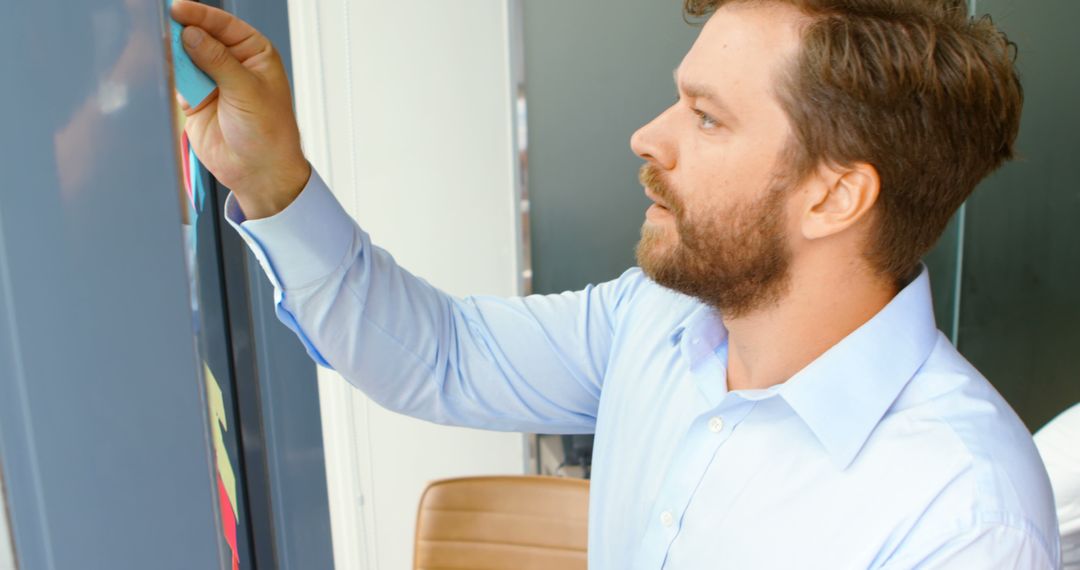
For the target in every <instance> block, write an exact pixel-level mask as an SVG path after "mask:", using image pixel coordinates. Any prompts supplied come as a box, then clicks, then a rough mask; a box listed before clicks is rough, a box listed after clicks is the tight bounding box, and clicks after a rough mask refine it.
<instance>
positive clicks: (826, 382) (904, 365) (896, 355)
mask: <svg viewBox="0 0 1080 570" xmlns="http://www.w3.org/2000/svg"><path fill="white" fill-rule="evenodd" d="M706 322H707V323H708V324H706ZM698 329H700V331H699V330H698ZM702 333H704V334H705V335H706V336H705V338H703V339H702V340H704V341H707V342H702V343H701V344H702V345H704V346H703V347H702V348H703V349H705V350H707V351H710V352H711V351H714V350H715V349H716V348H718V347H719V346H721V345H722V344H723V343H724V342H725V341H726V340H727V330H726V329H725V328H724V326H723V324H722V323H721V321H720V319H718V318H715V314H714V313H713V311H712V310H711V309H709V308H708V307H705V306H702V307H701V308H699V309H698V310H697V311H694V312H692V313H691V314H690V315H689V316H688V317H687V318H686V319H685V320H683V322H681V323H680V324H679V325H678V326H676V328H675V330H674V331H673V332H672V334H671V337H670V340H671V342H672V344H679V345H681V346H682V347H684V350H683V354H684V356H686V357H687V358H688V360H689V361H690V364H691V367H692V368H693V367H694V366H695V364H696V363H697V361H699V360H700V359H701V358H702V356H703V355H702V354H700V353H699V352H700V351H699V350H694V349H689V351H687V349H686V348H685V347H686V346H687V343H682V342H681V341H682V339H683V336H684V335H686V334H699V335H700V334H702ZM937 339H938V332H937V325H936V323H935V321H934V311H933V304H932V302H931V297H930V278H929V275H928V273H927V269H926V267H925V266H921V267H920V268H919V275H918V277H916V278H915V280H914V281H912V282H911V283H909V284H908V285H907V286H906V287H904V288H903V289H902V290H901V291H900V293H898V294H897V295H896V297H894V298H893V299H892V301H890V302H889V304H887V305H886V306H885V307H884V308H883V309H882V310H881V311H879V312H878V313H877V314H876V315H874V317H873V318H871V319H870V320H869V321H867V322H866V323H864V324H863V325H862V326H861V327H859V328H858V329H856V330H855V331H854V332H852V333H851V334H850V335H848V336H847V337H845V338H844V339H843V340H841V341H840V342H839V343H837V344H836V345H834V346H833V347H832V348H830V349H829V350H828V351H826V352H825V353H824V354H822V355H821V356H819V357H818V358H817V359H816V360H814V361H813V362H811V363H810V364H809V365H807V366H806V367H805V368H803V369H802V370H800V371H799V372H798V373H796V374H795V375H794V376H792V377H791V378H790V379H789V380H788V381H787V382H785V383H784V384H783V385H781V386H780V387H779V389H778V391H777V392H778V394H779V395H780V397H782V398H783V399H784V400H785V401H786V402H787V404H788V405H789V406H791V408H792V409H793V410H794V411H795V413H796V414H798V416H799V417H800V418H802V420H803V422H805V423H806V425H807V426H808V427H809V428H810V430H811V431H812V432H813V433H814V435H815V436H816V437H817V439H818V441H819V442H821V445H822V446H823V447H824V448H825V449H826V451H827V452H828V453H829V455H830V456H831V457H832V460H833V462H834V464H835V465H836V466H837V467H838V468H840V469H846V468H847V466H848V465H850V464H851V462H852V461H853V460H854V459H855V456H856V455H858V453H859V451H860V450H861V449H862V447H863V445H864V444H865V443H866V440H867V439H868V438H869V437H870V434H871V433H872V432H873V430H874V428H875V427H877V424H878V422H879V421H881V418H882V417H883V416H884V415H885V412H886V411H887V410H888V409H889V407H890V406H892V404H893V402H894V401H896V398H897V397H898V396H899V395H900V392H901V391H902V390H903V389H904V386H906V385H907V383H908V381H909V380H910V379H911V378H912V377H913V376H914V375H915V372H916V371H918V369H919V368H920V367H921V366H922V364H923V362H925V361H926V359H927V357H929V355H930V351H931V350H933V348H934V344H935V343H936V342H937ZM725 364H726V363H725Z"/></svg>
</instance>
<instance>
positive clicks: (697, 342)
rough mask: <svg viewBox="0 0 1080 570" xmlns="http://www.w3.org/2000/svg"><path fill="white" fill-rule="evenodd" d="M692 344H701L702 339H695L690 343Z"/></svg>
mask: <svg viewBox="0 0 1080 570" xmlns="http://www.w3.org/2000/svg"><path fill="white" fill-rule="evenodd" d="M690 344H701V339H700V338H695V339H693V340H691V341H690Z"/></svg>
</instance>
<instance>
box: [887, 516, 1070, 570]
mask: <svg viewBox="0 0 1080 570" xmlns="http://www.w3.org/2000/svg"><path fill="white" fill-rule="evenodd" d="M1049 547H1050V546H1049V545H1046V544H1044V543H1043V542H1042V541H1041V540H1039V538H1038V534H1037V533H1034V532H1033V531H1030V530H1025V529H1022V528H1017V527H1015V526H1011V525H1007V524H1000V523H999V524H980V525H978V526H976V527H974V528H971V529H969V530H967V531H964V532H961V533H959V534H957V535H956V536H955V537H952V538H947V537H946V538H944V539H943V540H942V541H940V542H937V543H934V542H924V543H922V544H919V545H918V546H916V547H914V548H906V549H901V550H900V551H899V552H897V553H896V555H894V556H893V557H892V558H891V559H890V560H889V562H887V563H886V564H885V565H884V566H882V568H883V570H905V569H910V568H918V569H919V570H965V569H968V568H979V569H980V570H1058V569H1059V568H1060V564H1059V562H1058V560H1057V557H1056V556H1053V555H1052V554H1053V553H1051V552H1049V551H1048V548H1049ZM1054 547H1056V544H1055V545H1054Z"/></svg>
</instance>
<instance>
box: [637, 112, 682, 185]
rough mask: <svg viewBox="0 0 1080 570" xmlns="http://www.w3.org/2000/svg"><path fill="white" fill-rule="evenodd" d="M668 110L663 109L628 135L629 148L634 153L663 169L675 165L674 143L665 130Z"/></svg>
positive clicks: (669, 168) (668, 168)
mask: <svg viewBox="0 0 1080 570" xmlns="http://www.w3.org/2000/svg"><path fill="white" fill-rule="evenodd" d="M670 112H671V109H668V110H667V111H664V112H663V113H661V114H660V115H659V116H657V117H656V118H655V119H653V120H652V121H649V123H647V124H646V125H644V126H643V127H641V128H640V129H638V130H637V131H636V132H635V133H634V134H633V135H632V136H631V137H630V148H631V149H633V151H634V154H636V155H638V156H640V157H641V158H643V159H645V160H647V161H649V162H654V163H656V164H657V166H659V167H661V168H663V169H665V170H671V169H672V168H674V167H675V152H674V145H673V144H671V141H670V133H668V132H667V120H666V119H667V118H668V115H669V113H670Z"/></svg>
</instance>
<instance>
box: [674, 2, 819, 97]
mask: <svg viewBox="0 0 1080 570" xmlns="http://www.w3.org/2000/svg"><path fill="white" fill-rule="evenodd" d="M805 22H806V16H805V15H803V14H802V13H801V12H799V10H798V9H796V8H795V7H793V6H790V5H788V4H784V3H780V2H760V3H759V2H749V3H743V2H736V3H733V4H726V5H724V6H723V7H721V8H720V9H719V10H717V11H716V13H715V14H713V15H712V17H710V18H709V20H708V22H706V23H705V26H704V27H703V28H702V30H701V33H700V34H699V35H698V38H697V40H696V41H695V42H694V45H693V46H692V47H691V48H690V51H689V52H688V53H687V54H686V57H685V58H683V61H682V63H681V64H680V65H679V67H678V68H677V69H676V80H677V81H680V82H686V83H691V84H702V85H712V86H718V85H719V84H725V85H730V84H732V83H733V82H747V83H751V84H752V85H756V86H757V87H758V88H760V87H762V86H763V85H766V84H767V83H768V82H769V81H770V79H771V78H772V77H773V76H774V71H775V70H776V69H777V68H778V66H780V65H782V64H783V63H784V62H786V61H788V59H789V58H790V57H791V56H793V55H794V54H796V53H797V52H798V49H799V30H800V28H801V26H802V25H803V24H804V23H805Z"/></svg>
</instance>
